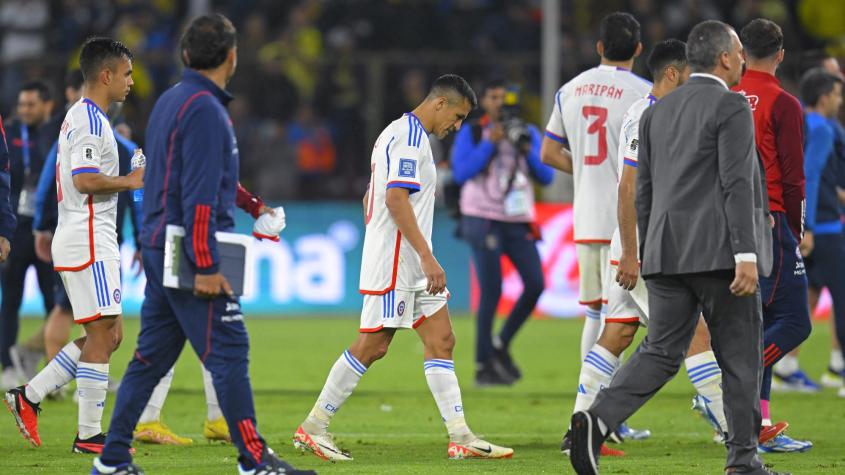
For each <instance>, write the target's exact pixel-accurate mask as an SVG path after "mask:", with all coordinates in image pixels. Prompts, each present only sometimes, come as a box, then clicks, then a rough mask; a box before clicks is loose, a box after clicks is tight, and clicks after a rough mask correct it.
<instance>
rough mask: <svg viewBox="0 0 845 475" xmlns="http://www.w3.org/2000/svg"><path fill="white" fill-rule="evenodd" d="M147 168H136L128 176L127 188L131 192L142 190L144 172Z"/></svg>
mask: <svg viewBox="0 0 845 475" xmlns="http://www.w3.org/2000/svg"><path fill="white" fill-rule="evenodd" d="M146 168H147V167H140V168H136V169H134V170H132V171H131V172H129V174H128V175H126V178H127V179H128V183H127V184H126V186H127V187H128V188H129V189H130V190H140V189H141V188H143V187H144V170H145V169H146Z"/></svg>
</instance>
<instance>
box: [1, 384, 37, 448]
mask: <svg viewBox="0 0 845 475" xmlns="http://www.w3.org/2000/svg"><path fill="white" fill-rule="evenodd" d="M24 388H25V386H19V387H17V388H14V389H10V390H9V391H7V392H6V395H5V402H6V407H8V408H9V412H11V413H12V415H13V416H15V424H17V426H18V430H19V431H20V433H21V435H22V436H23V438H24V439H26V440H28V441H29V443H30V444H32V445H33V446H34V447H41V437H39V436H38V414H39V413H40V412H41V407H39V405H38V404H33V403H31V402H29V399H27V398H26V391H25V390H24Z"/></svg>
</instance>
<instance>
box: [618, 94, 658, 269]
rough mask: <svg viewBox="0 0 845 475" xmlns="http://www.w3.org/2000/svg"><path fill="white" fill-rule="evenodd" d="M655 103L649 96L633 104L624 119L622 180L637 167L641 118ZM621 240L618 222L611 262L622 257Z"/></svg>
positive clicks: (655, 99) (620, 164) (620, 174)
mask: <svg viewBox="0 0 845 475" xmlns="http://www.w3.org/2000/svg"><path fill="white" fill-rule="evenodd" d="M655 102H657V98H656V97H654V96H652V95H651V94H649V95H647V96H646V97H644V98H642V99H640V100H638V101H637V102H635V103H633V104H632V105H631V107H630V108H629V109H628V111H627V112H625V116H624V117H623V118H622V131H621V132H620V134H619V155H618V156H619V164H618V168H617V170H618V173H619V178H620V179H621V178H622V170H623V169H624V167H626V166H629V167H636V166H637V157H638V156H639V152H640V150H639V149H640V118H641V117H642V116H643V112H645V110H646V109H648V108H649V107H651V105H652V104H654V103H655ZM620 238H621V236H620V234H619V227H618V222H617V228H616V231H615V232H614V233H613V239H612V240H611V243H610V260H611V261H618V260H619V258H620V257H621V256H622V241H621V239H620ZM637 244H639V238H637Z"/></svg>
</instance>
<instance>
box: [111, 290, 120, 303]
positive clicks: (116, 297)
mask: <svg viewBox="0 0 845 475" xmlns="http://www.w3.org/2000/svg"><path fill="white" fill-rule="evenodd" d="M112 297H114V303H120V289H114V294H112Z"/></svg>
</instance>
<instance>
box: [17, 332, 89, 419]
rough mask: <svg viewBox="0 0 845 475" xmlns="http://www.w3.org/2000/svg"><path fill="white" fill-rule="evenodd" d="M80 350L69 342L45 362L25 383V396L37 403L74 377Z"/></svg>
mask: <svg viewBox="0 0 845 475" xmlns="http://www.w3.org/2000/svg"><path fill="white" fill-rule="evenodd" d="M81 354H82V350H80V349H79V347H78V346H76V343H74V342H70V343H68V344H67V345H65V347H64V348H62V349H61V350H60V351H59V352H58V353H57V354H56V356H55V357H54V358H53V359H52V360H50V362H49V363H47V366H45V367H44V369H42V370H41V371H40V372H39V373H38V374H36V375H35V377H34V378H32V381H30V382H29V383H28V384H27V385H26V398H27V399H29V400H30V401H31V402H33V403H35V404H38V403H39V402H41V400H42V399H44V397H45V396H47V395H48V394H50V393H51V392H53V391H55V390H56V389H59V388H60V387H62V386H64V385H65V384H67V383H69V382H71V381H72V380H73V379H74V378H75V377H76V366H77V363H79V355H81Z"/></svg>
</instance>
